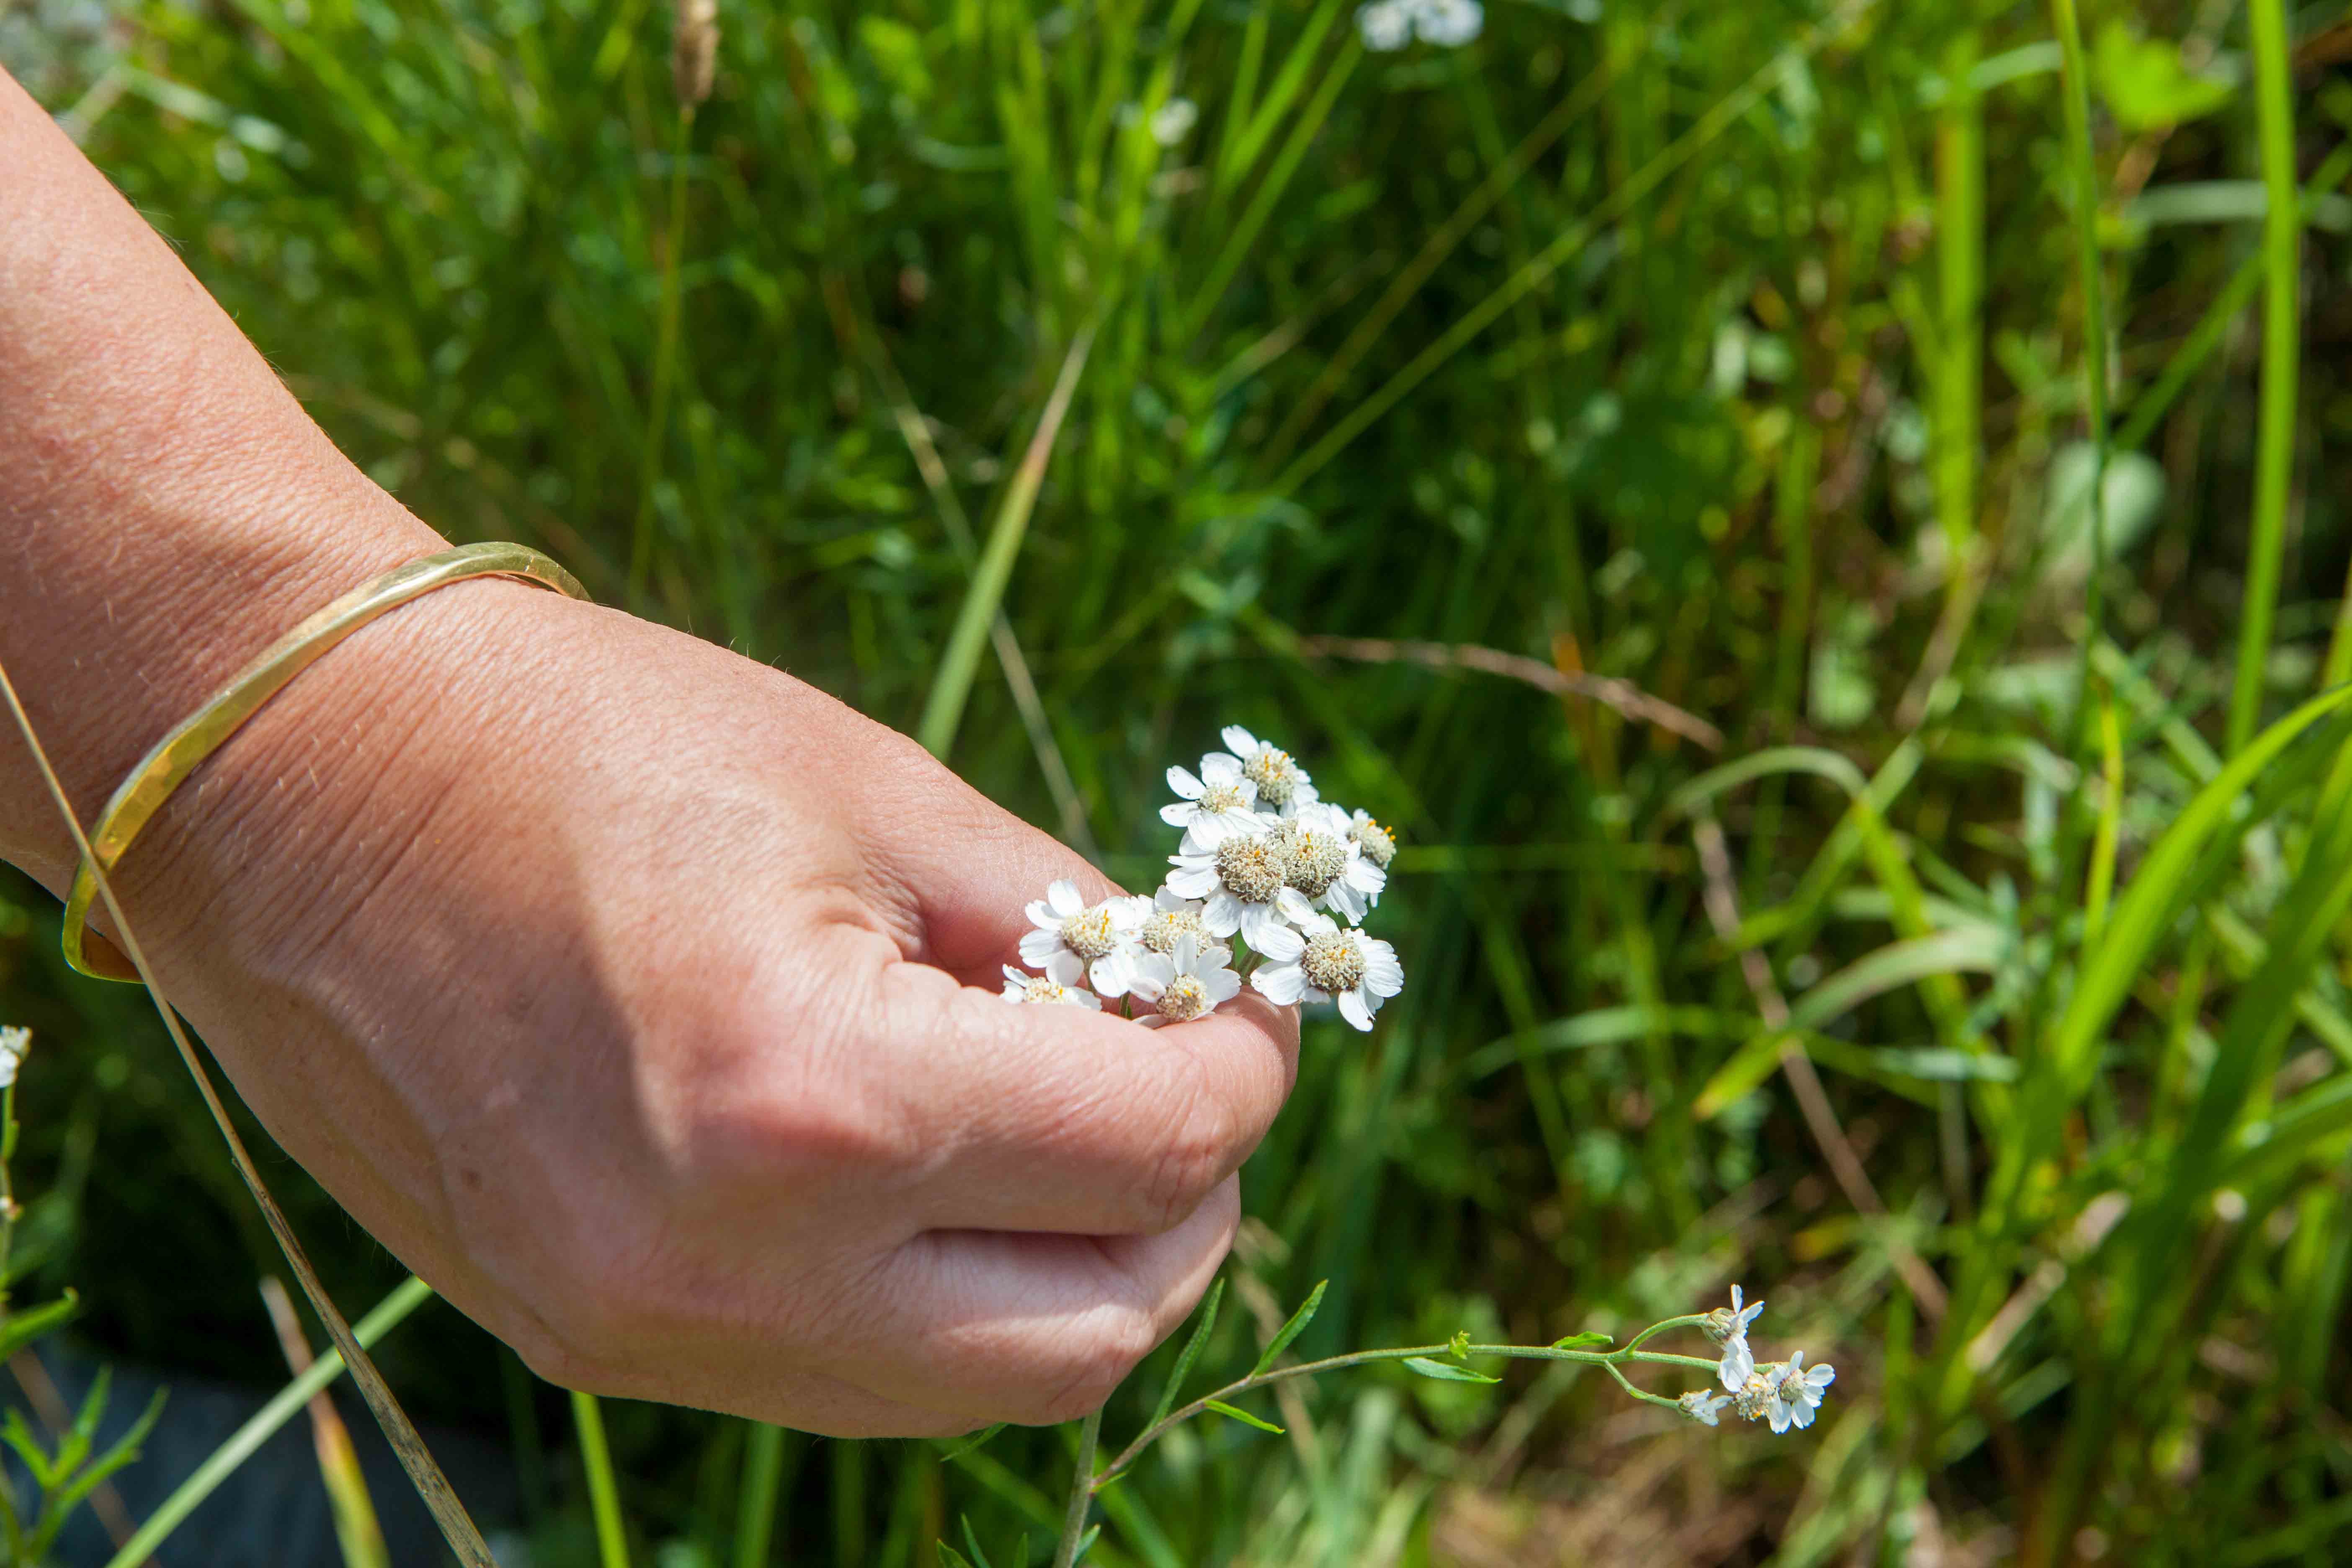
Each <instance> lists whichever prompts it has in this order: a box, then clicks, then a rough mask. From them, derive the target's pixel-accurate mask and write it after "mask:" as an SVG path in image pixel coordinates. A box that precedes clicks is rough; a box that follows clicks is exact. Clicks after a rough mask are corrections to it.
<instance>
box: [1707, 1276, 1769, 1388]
mask: <svg viewBox="0 0 2352 1568" xmlns="http://www.w3.org/2000/svg"><path fill="white" fill-rule="evenodd" d="M1762 1310H1764V1303H1763V1302H1761V1301H1755V1302H1750V1303H1748V1304H1746V1305H1743V1304H1742V1303H1741V1299H1740V1294H1739V1287H1738V1286H1737V1285H1734V1286H1733V1287H1732V1288H1731V1309H1730V1310H1728V1311H1726V1310H1724V1309H1723V1308H1721V1307H1717V1309H1716V1310H1714V1311H1712V1312H1710V1313H1708V1314H1707V1321H1706V1333H1707V1337H1708V1338H1709V1339H1712V1340H1714V1341H1716V1342H1718V1343H1719V1344H1721V1345H1722V1346H1723V1363H1722V1364H1721V1365H1720V1366H1718V1367H1717V1368H1716V1376H1717V1378H1719V1379H1720V1380H1721V1381H1722V1384H1723V1386H1724V1388H1725V1389H1726V1390H1727V1391H1728V1392H1730V1393H1732V1394H1738V1392H1740V1390H1742V1389H1744V1388H1746V1387H1747V1386H1748V1379H1749V1378H1751V1377H1753V1376H1754V1375H1755V1374H1756V1355H1755V1352H1752V1351H1750V1350H1749V1349H1748V1324H1750V1323H1752V1322H1754V1321H1756V1314H1757V1313H1759V1312H1761V1311H1762Z"/></svg>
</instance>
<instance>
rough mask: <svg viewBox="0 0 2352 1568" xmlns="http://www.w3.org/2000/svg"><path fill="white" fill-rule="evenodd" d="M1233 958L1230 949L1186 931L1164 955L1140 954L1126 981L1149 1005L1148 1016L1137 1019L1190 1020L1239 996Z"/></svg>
mask: <svg viewBox="0 0 2352 1568" xmlns="http://www.w3.org/2000/svg"><path fill="white" fill-rule="evenodd" d="M1233 957H1234V955H1233V952H1232V950H1231V949H1229V948H1223V947H1216V946H1209V945H1204V944H1203V943H1202V941H1201V939H1200V938H1198V937H1195V936H1192V935H1191V934H1189V933H1187V934H1186V935H1183V936H1180V937H1178V938H1177V939H1176V949H1175V951H1174V952H1171V953H1170V954H1168V955H1167V956H1165V957H1162V956H1161V955H1160V954H1159V953H1156V952H1148V953H1146V954H1144V955H1143V957H1142V958H1141V959H1140V960H1139V961H1138V962H1137V964H1136V971H1135V975H1134V978H1133V980H1132V981H1131V982H1130V983H1129V984H1130V988H1131V989H1132V990H1133V991H1134V993H1135V994H1136V995H1137V996H1138V997H1140V998H1141V999H1142V1000H1144V1001H1146V1002H1149V1003H1150V1004H1151V1007H1152V1016H1150V1017H1148V1018H1142V1019H1139V1020H1138V1022H1139V1023H1142V1024H1144V1025H1147V1026H1151V1027H1154V1028H1157V1027H1158V1026H1160V1025H1161V1024H1186V1023H1190V1022H1192V1020H1193V1019H1195V1018H1198V1017H1200V1016H1202V1015H1203V1014H1207V1013H1213V1012H1215V1011H1216V1010H1217V1007H1218V1006H1219V1005H1221V1004H1223V1003H1226V1002H1230V1001H1232V1000H1233V999H1234V997H1236V996H1238V995H1240V994H1242V977H1241V976H1240V975H1238V974H1235V973H1234V971H1233V967H1232V966H1233Z"/></svg>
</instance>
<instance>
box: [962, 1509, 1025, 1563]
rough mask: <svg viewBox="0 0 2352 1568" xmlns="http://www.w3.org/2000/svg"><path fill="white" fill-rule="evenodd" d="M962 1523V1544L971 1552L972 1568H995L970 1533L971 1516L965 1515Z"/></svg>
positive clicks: (978, 1538) (976, 1539)
mask: <svg viewBox="0 0 2352 1568" xmlns="http://www.w3.org/2000/svg"><path fill="white" fill-rule="evenodd" d="M962 1522H963V1543H964V1545H965V1546H966V1547H967V1548H969V1549H970V1551H971V1563H972V1568H996V1564H994V1563H991V1562H990V1561H989V1560H988V1553H987V1552H983V1551H982V1550H981V1546H980V1537H979V1536H978V1535H976V1534H974V1533H973V1532H972V1528H971V1515H970V1514H965V1515H964V1516H963V1520H962ZM1023 1568H1027V1565H1026V1564H1024V1565H1023Z"/></svg>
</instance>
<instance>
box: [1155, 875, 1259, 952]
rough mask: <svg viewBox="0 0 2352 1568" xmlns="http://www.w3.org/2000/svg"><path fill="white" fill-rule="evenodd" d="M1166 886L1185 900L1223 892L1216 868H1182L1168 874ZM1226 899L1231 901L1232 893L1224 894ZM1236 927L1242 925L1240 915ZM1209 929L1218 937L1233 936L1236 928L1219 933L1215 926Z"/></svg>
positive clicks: (1227, 928)
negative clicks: (1219, 885)
mask: <svg viewBox="0 0 2352 1568" xmlns="http://www.w3.org/2000/svg"><path fill="white" fill-rule="evenodd" d="M1166 886H1167V889H1168V890H1169V891H1170V892H1171V893H1174V894H1175V895H1176V896H1177V897H1178V898H1179V899H1181V900H1193V899H1206V898H1210V897H1211V896H1212V895H1214V894H1216V893H1218V892H1220V891H1221V889H1219V887H1218V885H1217V868H1215V867H1214V866H1204V867H1199V868H1185V867H1181V866H1180V867H1178V868H1176V869H1175V870H1173V871H1171V872H1169V873H1168V881H1167V884H1166ZM1224 897H1225V898H1227V899H1231V898H1232V897H1233V895H1232V894H1231V893H1226V894H1224ZM1240 923H1241V917H1240V915H1239V914H1238V913H1237V914H1235V915H1234V925H1239V924H1240ZM1209 929H1210V930H1211V931H1214V932H1215V933H1216V934H1217V935H1218V936H1231V935H1232V934H1233V931H1234V926H1227V927H1226V928H1225V929H1224V930H1223V931H1217V929H1216V928H1215V927H1214V926H1211V927H1210V928H1209Z"/></svg>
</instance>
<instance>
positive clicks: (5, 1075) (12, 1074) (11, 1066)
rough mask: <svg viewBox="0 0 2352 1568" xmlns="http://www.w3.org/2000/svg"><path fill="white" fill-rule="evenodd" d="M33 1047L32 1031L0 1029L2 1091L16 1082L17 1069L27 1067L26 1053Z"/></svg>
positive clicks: (14, 1028)
mask: <svg viewBox="0 0 2352 1568" xmlns="http://www.w3.org/2000/svg"><path fill="white" fill-rule="evenodd" d="M32 1046H33V1031H32V1030H30V1029H19V1028H16V1027H15V1026H8V1027H0V1089H6V1088H8V1087H9V1086H10V1085H11V1084H14V1083H15V1082H16V1069H17V1068H20V1067H22V1066H24V1065H25V1053H26V1051H28V1050H30V1049H31V1048H32Z"/></svg>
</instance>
